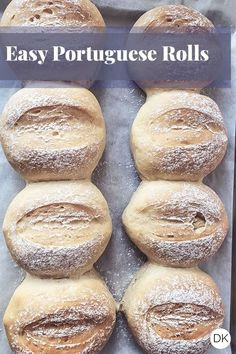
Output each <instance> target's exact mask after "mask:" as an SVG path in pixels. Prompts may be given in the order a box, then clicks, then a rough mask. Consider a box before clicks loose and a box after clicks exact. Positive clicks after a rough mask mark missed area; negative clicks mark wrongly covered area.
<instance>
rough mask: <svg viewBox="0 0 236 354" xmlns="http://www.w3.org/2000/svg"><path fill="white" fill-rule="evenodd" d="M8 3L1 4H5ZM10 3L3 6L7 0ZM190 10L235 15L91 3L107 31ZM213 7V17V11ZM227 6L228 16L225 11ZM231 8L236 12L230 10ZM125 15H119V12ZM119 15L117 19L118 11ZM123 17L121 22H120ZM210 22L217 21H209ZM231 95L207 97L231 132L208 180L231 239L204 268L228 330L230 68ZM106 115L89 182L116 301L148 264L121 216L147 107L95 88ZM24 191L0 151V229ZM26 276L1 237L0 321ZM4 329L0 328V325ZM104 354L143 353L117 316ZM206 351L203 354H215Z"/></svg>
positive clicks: (102, 268)
mask: <svg viewBox="0 0 236 354" xmlns="http://www.w3.org/2000/svg"><path fill="white" fill-rule="evenodd" d="M4 1H5V0H4ZM6 1H7V0H6ZM183 2H185V3H187V2H188V3H189V4H190V5H192V6H194V5H196V7H197V8H200V9H201V10H202V11H203V10H204V11H203V12H205V13H207V14H208V16H209V17H210V18H211V19H212V20H213V22H215V23H216V22H217V23H224V24H226V23H233V22H234V20H233V18H231V20H229V18H230V17H229V16H230V13H231V14H232V15H233V16H234V13H236V11H235V10H236V5H234V6H233V1H228V0H227V1H220V0H218V1H209V0H203V1H194V0H189V1H188V0H186V1H182V2H181V1H155V0H145V1H143V0H120V1H117V0H100V1H99V0H96V1H95V3H96V4H98V5H99V6H100V8H101V11H102V13H103V15H104V14H105V20H106V22H107V23H108V24H118V25H132V24H133V23H134V21H135V20H136V18H137V16H138V15H140V13H141V12H142V11H144V10H146V9H149V8H151V7H154V6H157V5H158V4H161V3H172V4H173V3H183ZM216 5H217V11H216V10H215V9H216ZM229 6H233V7H230V11H229ZM232 9H233V10H234V11H232ZM121 10H122V11H121ZM120 11H121V12H120ZM119 12H120V16H118V14H119ZM214 20H215V21H214ZM233 48H236V37H235V36H234V37H233ZM232 63H233V64H234V63H236V51H235V49H234V51H233V60H232ZM232 69H233V78H232V84H233V85H232V89H218V90H211V91H207V92H206V93H207V94H208V95H210V96H211V97H212V98H213V99H215V100H216V102H217V103H218V104H219V106H220V108H221V110H222V112H223V115H224V119H225V125H226V127H227V131H228V138H229V146H228V151H227V154H226V157H225V159H224V161H223V162H222V164H221V165H220V166H219V167H218V168H217V169H216V171H215V172H214V173H212V174H211V175H210V176H208V177H207V178H206V180H205V182H206V184H207V185H209V186H210V187H211V188H213V189H214V190H215V191H216V192H217V193H218V195H219V196H220V198H221V199H222V200H223V202H224V204H225V206H226V209H227V213H228V216H229V221H230V224H231V229H230V232H229V234H228V236H227V239H226V240H225V242H224V244H223V246H222V248H221V249H220V251H219V252H218V253H217V255H215V256H214V257H213V258H212V259H211V260H210V261H209V262H208V263H207V264H206V265H203V266H202V268H203V269H204V270H206V271H207V272H208V273H209V274H210V275H211V276H212V277H213V278H214V279H215V281H216V282H217V284H218V286H219V288H220V291H221V294H222V297H223V300H224V304H225V313H226V316H225V324H224V327H225V328H227V329H229V325H230V292H231V257H232V206H233V174H234V141H235V139H234V138H235V137H234V132H235V111H236V103H235V97H236V85H235V79H236V77H235V72H236V70H235V67H234V66H233V68H232ZM16 90H17V89H16V88H12V89H0V111H2V108H3V106H4V104H5V102H6V101H7V99H8V98H9V97H10V96H11V95H12V94H13V93H14V92H15V91H16ZM94 93H95V95H96V96H97V98H98V100H99V102H100V104H101V106H102V110H103V113H104V117H105V120H106V126H107V146H106V150H105V153H104V156H103V158H102V160H101V162H100V163H99V166H98V167H97V169H96V171H95V173H94V175H93V182H94V183H95V184H96V185H97V187H98V188H99V189H100V190H101V191H102V193H103V194H104V196H105V198H106V199H107V201H108V204H109V207H110V211H111V215H112V219H113V235H112V240H111V242H110V244H109V246H108V248H107V249H106V251H105V253H104V254H103V256H102V257H101V259H100V260H99V261H98V264H97V265H96V266H97V269H98V270H99V272H100V273H101V274H102V276H103V277H104V278H105V280H106V282H107V284H108V286H109V288H110V290H111V292H112V293H113V295H114V297H115V298H116V300H117V301H120V300H121V298H122V295H123V293H124V290H125V289H126V288H127V286H128V284H129V282H130V281H131V279H132V277H133V275H134V273H135V272H136V271H137V270H138V269H139V267H140V266H141V264H143V262H144V261H145V257H144V255H142V254H141V252H140V251H139V250H138V249H137V248H136V247H135V246H134V245H133V244H132V243H131V242H130V241H129V239H128V237H127V236H126V234H125V232H124V230H123V227H122V225H121V214H122V212H123V210H124V208H125V207H126V205H127V204H128V202H129V200H130V198H131V196H132V194H133V192H134V191H135V190H136V189H137V187H138V185H139V183H140V180H139V178H138V176H137V172H136V170H135V167H134V163H133V160H132V157H131V154H130V150H129V131H130V127H131V124H132V122H133V120H134V118H135V116H136V114H137V112H138V110H139V108H140V107H141V105H142V104H143V103H144V102H145V96H144V94H143V92H142V91H141V90H140V89H139V88H137V86H136V85H135V84H134V86H133V88H129V89H128V88H127V89H125V88H119V89H118V88H117V89H116V88H113V89H100V90H96V91H94ZM23 187H24V181H23V180H22V179H21V178H20V177H19V176H18V175H17V174H16V173H15V171H14V170H13V169H12V168H11V167H10V165H9V164H8V162H7V161H6V159H5V157H4V155H3V153H2V151H1V150H0V189H1V190H0V195H1V202H0V228H1V226H2V221H3V218H4V215H5V212H6V209H7V207H8V205H9V203H10V201H11V200H12V199H13V197H14V196H15V195H16V194H17V193H18V192H19V191H20V190H21V189H22V188H23ZM23 277H24V273H23V272H22V271H21V270H20V269H19V268H18V267H17V266H16V264H15V263H14V262H13V261H12V259H11V257H10V255H9V253H8V251H7V248H6V246H5V243H4V240H3V236H2V235H1V237H0V317H1V319H2V317H3V313H4V311H5V309H6V307H7V304H8V302H9V300H10V298H11V296H12V294H13V292H14V289H15V288H16V287H17V285H18V284H19V283H20V282H21V281H22V279H23ZM1 322H2V321H1ZM0 353H1V354H10V353H11V350H10V349H9V346H8V343H7V339H6V336H5V332H4V329H3V327H2V323H1V325H0ZM102 353H103V354H136V353H137V354H138V353H144V352H143V351H142V349H141V348H140V347H139V346H138V345H137V344H136V343H135V341H134V339H133V338H132V335H131V334H130V332H129V331H128V329H127V325H126V321H125V319H124V318H123V316H122V315H121V314H118V318H117V325H116V328H115V330H114V333H113V335H112V337H111V339H110V341H109V343H108V344H107V346H106V348H105V349H104V350H103V352H102ZM218 353H219V351H218V350H216V349H210V350H209V351H208V354H218ZM220 353H221V354H233V353H232V351H231V349H230V348H227V349H225V350H221V351H220Z"/></svg>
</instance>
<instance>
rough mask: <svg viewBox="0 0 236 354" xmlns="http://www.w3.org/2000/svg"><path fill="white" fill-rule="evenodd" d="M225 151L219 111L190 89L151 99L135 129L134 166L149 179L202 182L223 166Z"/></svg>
mask: <svg viewBox="0 0 236 354" xmlns="http://www.w3.org/2000/svg"><path fill="white" fill-rule="evenodd" d="M226 148H227V136H226V131H225V127H224V123H223V118H222V115H221V112H220V110H219V107H218V106H217V104H216V103H215V102H214V101H213V100H212V99H210V98H209V97H206V96H203V95H200V94H198V93H195V92H192V91H183V90H171V91H163V92H159V93H158V94H156V95H153V96H150V97H149V98H148V100H147V102H146V103H145V104H144V105H143V106H142V107H141V109H140V111H139V112H138V115H137V117H136V119H135V120H134V123H133V126H132V130H131V149H132V152H133V155H134V160H135V164H136V167H137V169H138V172H139V174H140V176H141V178H142V179H146V180H157V179H167V180H185V181H198V180H201V179H203V177H205V176H206V175H208V174H209V173H210V172H212V171H213V170H214V169H215V168H216V167H217V166H218V165H219V163H220V162H221V160H222V159H223V157H224V155H225V152H226Z"/></svg>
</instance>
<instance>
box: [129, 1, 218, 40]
mask: <svg viewBox="0 0 236 354" xmlns="http://www.w3.org/2000/svg"><path fill="white" fill-rule="evenodd" d="M160 27H162V28H166V29H168V32H170V31H171V30H172V29H173V31H174V32H176V31H179V30H181V29H185V28H186V30H187V32H195V33H196V32H202V31H204V32H205V31H211V30H212V29H213V28H214V25H213V23H212V22H211V21H210V20H209V19H208V18H206V17H205V16H204V15H202V14H201V13H200V12H199V11H197V10H195V9H193V8H191V7H187V6H183V5H164V6H158V7H156V8H154V9H151V10H149V11H147V12H146V13H145V14H143V15H142V16H141V17H140V18H139V19H138V20H137V21H136V23H135V24H134V26H133V31H134V30H135V29H136V28H140V29H141V30H142V31H144V32H150V31H152V30H158V29H159V28H160Z"/></svg>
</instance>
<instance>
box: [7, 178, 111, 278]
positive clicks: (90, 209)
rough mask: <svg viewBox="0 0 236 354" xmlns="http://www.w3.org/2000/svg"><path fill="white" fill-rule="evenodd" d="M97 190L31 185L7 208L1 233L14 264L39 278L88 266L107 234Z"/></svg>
mask: <svg viewBox="0 0 236 354" xmlns="http://www.w3.org/2000/svg"><path fill="white" fill-rule="evenodd" d="M111 230H112V225H111V218H110V215H109V210H108V206H107V203H106V201H105V199H104V197H103V196H102V194H101V192H100V191H99V190H98V189H97V188H96V187H95V186H94V185H93V184H92V183H90V182H87V181H77V182H74V181H68V182H66V181H64V182H63V181H62V182H41V183H32V184H30V185H28V186H27V187H26V188H25V189H24V190H23V191H21V192H20V193H19V194H18V195H17V196H16V197H15V199H14V200H13V201H12V203H11V204H10V206H9V208H8V210H7V213H6V216H5V220H4V224H3V232H4V235H5V239H6V243H7V246H8V248H9V251H10V253H11V255H12V257H13V258H14V259H15V261H16V262H17V263H18V264H19V265H20V266H21V267H22V268H23V269H25V270H26V271H27V272H29V273H31V274H34V275H37V276H40V277H54V278H61V277H67V276H70V275H74V274H75V273H76V274H78V273H83V272H85V271H87V270H89V269H91V268H92V266H93V264H94V263H95V262H96V261H97V260H98V258H99V257H100V256H101V254H102V253H103V251H104V249H105V247H106V246H107V243H108V241H109V239H110V236H111Z"/></svg>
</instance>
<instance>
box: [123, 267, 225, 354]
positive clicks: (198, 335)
mask: <svg viewBox="0 0 236 354" xmlns="http://www.w3.org/2000/svg"><path fill="white" fill-rule="evenodd" d="M122 310H123V312H124V314H125V316H126V318H127V321H128V324H129V327H130V329H131V331H132V333H133V335H134V336H135V338H136V339H137V341H138V343H139V344H140V345H141V346H142V348H143V349H144V350H145V351H146V352H148V353H150V354H170V353H174V354H203V353H204V352H205V351H206V350H207V348H208V346H209V344H210V334H211V332H212V331H213V330H215V329H217V328H219V327H220V326H221V325H222V323H223V319H224V310H223V305H222V299H221V297H220V295H219V291H218V288H217V286H216V284H215V283H214V281H213V280H212V279H211V277H210V276H208V275H207V274H206V273H204V272H202V271H200V270H199V269H197V268H189V269H181V268H179V269H178V268H177V269H175V268H167V267H161V266H158V265H156V264H151V263H147V264H146V265H144V266H143V267H142V268H141V270H140V271H139V272H138V273H137V275H136V276H135V278H134V279H133V281H132V282H131V284H130V285H129V287H128V289H127V290H126V293H125V295H124V298H123V300H122Z"/></svg>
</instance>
